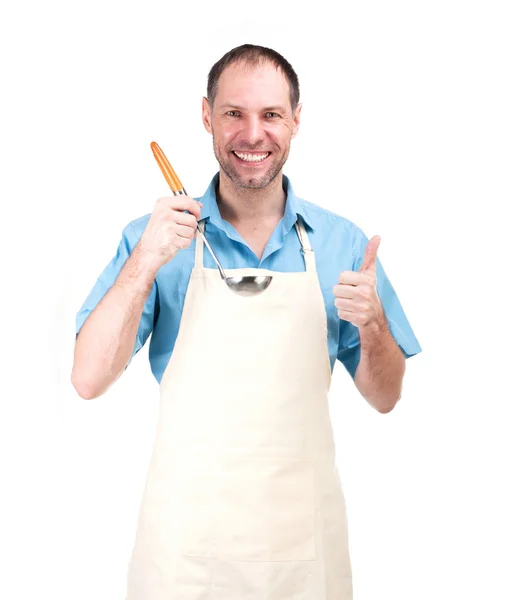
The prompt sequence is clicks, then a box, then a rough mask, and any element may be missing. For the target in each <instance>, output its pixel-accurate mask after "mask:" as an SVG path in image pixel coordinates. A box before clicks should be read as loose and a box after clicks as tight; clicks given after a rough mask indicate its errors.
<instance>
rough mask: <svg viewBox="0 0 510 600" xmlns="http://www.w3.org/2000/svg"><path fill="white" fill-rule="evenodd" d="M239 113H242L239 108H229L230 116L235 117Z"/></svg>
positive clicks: (228, 113)
mask: <svg viewBox="0 0 510 600" xmlns="http://www.w3.org/2000/svg"><path fill="white" fill-rule="evenodd" d="M234 113H236V114H234ZM238 114H240V113H239V111H238V110H229V111H227V115H228V116H229V117H235V116H237V115H238Z"/></svg>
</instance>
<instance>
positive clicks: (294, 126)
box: [290, 104, 303, 139]
mask: <svg viewBox="0 0 510 600" xmlns="http://www.w3.org/2000/svg"><path fill="white" fill-rule="evenodd" d="M302 106H303V105H302V104H298V105H297V106H296V110H295V111H294V116H293V118H292V121H293V123H292V135H291V136H290V137H291V139H293V138H295V137H296V135H297V134H298V131H299V125H300V123H301V108H302Z"/></svg>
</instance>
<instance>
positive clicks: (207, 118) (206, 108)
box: [202, 96, 212, 133]
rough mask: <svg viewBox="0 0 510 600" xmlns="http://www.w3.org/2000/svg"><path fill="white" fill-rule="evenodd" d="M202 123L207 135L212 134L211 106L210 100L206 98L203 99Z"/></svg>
mask: <svg viewBox="0 0 510 600" xmlns="http://www.w3.org/2000/svg"><path fill="white" fill-rule="evenodd" d="M202 122H203V123H204V127H205V128H206V131H207V133H212V125H211V107H210V105H209V100H207V98H206V97H205V96H204V97H203V98H202Z"/></svg>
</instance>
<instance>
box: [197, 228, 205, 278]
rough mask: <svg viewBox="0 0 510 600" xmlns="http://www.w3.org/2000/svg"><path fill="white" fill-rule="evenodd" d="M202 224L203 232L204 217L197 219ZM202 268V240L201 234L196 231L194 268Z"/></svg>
mask: <svg viewBox="0 0 510 600" xmlns="http://www.w3.org/2000/svg"><path fill="white" fill-rule="evenodd" d="M199 222H200V223H201V225H202V229H203V231H204V233H205V219H203V220H202V221H199ZM197 268H198V269H203V268H204V240H203V239H202V236H201V235H200V233H199V232H198V229H197V236H196V238H195V269H197Z"/></svg>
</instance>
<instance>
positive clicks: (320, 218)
mask: <svg viewBox="0 0 510 600" xmlns="http://www.w3.org/2000/svg"><path fill="white" fill-rule="evenodd" d="M300 202H301V206H302V207H303V210H304V213H305V215H306V216H308V217H309V222H310V225H311V226H312V228H313V230H314V235H316V236H320V237H326V236H334V237H333V239H339V238H340V239H343V240H345V241H348V240H350V241H351V242H352V244H353V247H354V246H355V245H356V244H358V243H359V242H360V240H362V238H363V236H364V235H365V234H364V232H363V230H362V229H361V227H359V226H358V225H357V224H356V223H354V222H353V221H351V220H350V219H347V218H346V217H344V216H342V215H339V214H337V213H335V212H333V211H331V210H328V209H327V208H323V207H322V206H319V205H318V204H314V203H313V202H309V201H308V200H302V199H301V200H300Z"/></svg>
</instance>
